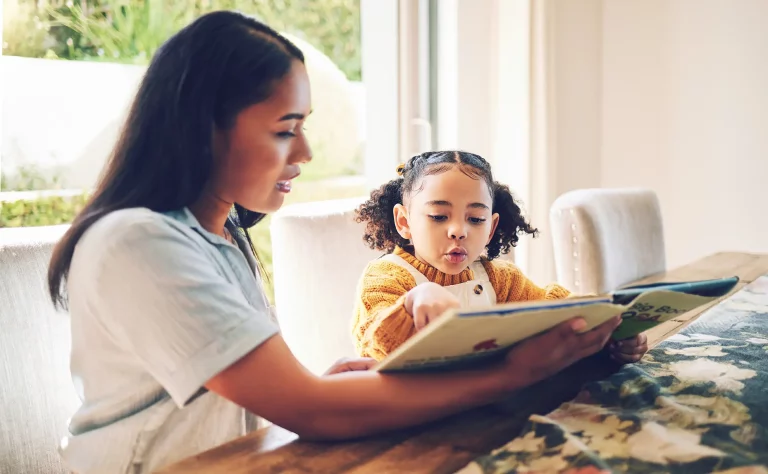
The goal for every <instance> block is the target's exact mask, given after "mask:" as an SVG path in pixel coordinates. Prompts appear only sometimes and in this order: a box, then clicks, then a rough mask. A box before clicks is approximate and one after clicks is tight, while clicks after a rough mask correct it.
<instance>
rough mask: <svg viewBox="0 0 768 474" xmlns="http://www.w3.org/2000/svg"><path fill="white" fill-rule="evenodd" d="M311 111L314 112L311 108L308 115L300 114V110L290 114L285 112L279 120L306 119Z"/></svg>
mask: <svg viewBox="0 0 768 474" xmlns="http://www.w3.org/2000/svg"><path fill="white" fill-rule="evenodd" d="M311 113H312V111H311V110H310V111H309V114H307V115H304V114H300V113H298V112H294V113H290V114H285V115H283V116H282V117H280V118H279V119H278V120H277V121H278V122H285V121H286V120H304V119H305V118H306V117H307V116H309V115H310V114H311Z"/></svg>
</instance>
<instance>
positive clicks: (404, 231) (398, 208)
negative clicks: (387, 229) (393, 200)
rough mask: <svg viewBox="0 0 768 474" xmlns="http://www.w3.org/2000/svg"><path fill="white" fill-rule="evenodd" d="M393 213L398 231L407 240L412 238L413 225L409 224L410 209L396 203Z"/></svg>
mask: <svg viewBox="0 0 768 474" xmlns="http://www.w3.org/2000/svg"><path fill="white" fill-rule="evenodd" d="M392 213H393V214H394V218H395V227H396V228H397V233H398V234H400V237H402V238H404V239H406V240H408V239H410V238H411V227H410V226H409V225H408V209H406V208H405V206H403V205H402V204H395V207H394V209H393V210H392Z"/></svg>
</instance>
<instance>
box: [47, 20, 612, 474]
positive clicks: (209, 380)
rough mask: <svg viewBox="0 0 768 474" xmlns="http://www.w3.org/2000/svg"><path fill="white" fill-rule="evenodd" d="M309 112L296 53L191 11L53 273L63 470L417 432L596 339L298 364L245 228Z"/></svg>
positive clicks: (141, 93) (142, 465)
mask: <svg viewBox="0 0 768 474" xmlns="http://www.w3.org/2000/svg"><path fill="white" fill-rule="evenodd" d="M310 102H311V101H310V93H309V82H308V78H307V72H306V69H305V67H304V64H303V56H302V54H301V52H300V51H299V50H298V49H297V48H296V47H295V46H294V45H292V44H291V43H290V42H289V41H287V40H286V39H285V38H283V37H281V36H280V35H278V34H277V33H276V32H274V31H273V30H271V29H270V28H268V27H266V26H265V25H263V24H261V23H259V22H257V21H255V20H253V19H250V18H248V17H245V16H242V15H239V14H236V13H231V12H215V13H211V14H208V15H205V16H203V17H201V18H200V19H198V20H197V21H195V22H194V23H192V24H191V25H189V26H188V27H187V28H185V29H183V30H182V31H180V32H179V33H178V34H176V35H175V36H173V37H172V38H171V39H170V40H168V42H167V43H166V44H165V45H164V46H163V47H162V48H161V49H160V50H159V51H158V52H157V54H156V55H155V57H154V58H153V60H152V63H151V64H150V66H149V68H148V70H147V72H146V76H145V77H144V80H143V82H142V84H141V86H140V88H139V90H138V92H137V95H136V98H135V101H134V103H133V106H132V108H131V111H130V114H129V116H128V119H127V122H126V125H125V128H124V130H123V133H122V136H121V138H120V140H119V142H118V144H117V146H116V148H115V150H114V153H113V156H112V157H111V159H110V161H109V163H108V164H107V166H106V169H105V171H104V173H103V176H102V179H101V180H100V183H99V185H98V187H97V189H96V190H95V192H94V195H93V197H92V199H91V201H90V202H89V203H88V205H87V207H86V208H85V209H84V210H83V212H82V213H81V214H80V215H79V216H78V217H77V219H76V220H75V222H74V223H73V225H72V227H71V228H70V230H69V232H68V233H67V235H66V236H65V237H64V238H63V239H62V241H61V242H60V243H59V245H58V246H57V248H56V250H55V252H54V255H53V258H52V261H51V266H50V270H49V285H50V291H51V297H52V299H53V301H54V304H56V305H58V306H65V305H66V306H67V307H68V308H69V310H70V313H71V318H72V364H71V367H72V374H73V380H74V382H75V384H76V386H77V388H78V390H79V392H80V396H81V398H82V400H83V404H82V407H81V408H80V409H79V410H78V411H77V413H76V414H75V415H74V417H73V418H72V420H71V423H70V426H69V435H68V436H67V437H66V438H65V439H64V441H63V442H62V447H61V450H60V451H61V454H62V456H63V458H64V459H65V461H66V462H67V463H68V465H69V466H70V467H71V469H73V470H75V471H77V472H82V473H90V472H131V473H137V472H142V473H143V472H150V471H154V470H155V469H157V468H159V467H162V466H164V465H166V464H169V463H172V462H174V461H177V460H179V459H182V458H184V457H187V456H190V455H193V454H195V453H198V452H200V451H203V450H206V449H209V448H212V447H214V446H216V445H218V444H221V443H224V442H226V441H228V440H231V439H233V438H235V437H237V436H239V435H242V434H244V433H245V432H246V431H247V430H250V429H254V428H255V427H256V426H257V421H256V420H257V418H256V416H255V415H259V416H261V417H264V418H267V419H269V420H271V421H272V422H274V423H276V424H278V425H280V426H283V427H285V428H287V429H289V430H291V431H294V432H296V433H298V434H299V435H300V436H302V437H307V438H316V439H341V438H350V437H356V436H361V435H366V434H371V433H376V432H381V431H385V430H391V429H396V428H400V427H405V426H409V425H414V424H417V423H422V422H426V421H429V420H433V419H436V418H439V417H442V416H445V415H448V414H451V413H454V412H457V411H460V410H462V409H466V408H468V407H472V406H478V405H482V404H487V403H492V402H494V401H496V400H499V399H501V398H503V397H505V396H506V395H508V394H509V393H511V392H513V391H514V390H517V389H519V388H521V387H524V386H526V385H529V384H531V383H534V382H536V381H538V380H540V379H542V378H544V377H546V376H548V375H550V374H552V373H555V372H557V371H559V370H560V369H562V368H564V367H566V366H568V365H570V364H571V363H573V362H575V361H576V360H578V359H580V358H582V357H584V356H587V355H589V354H592V353H594V352H596V351H598V350H599V349H600V348H602V347H603V345H604V344H605V342H606V340H607V338H608V336H609V334H610V333H611V331H612V330H613V328H614V327H615V326H616V325H617V324H618V319H617V320H616V321H612V322H610V323H606V324H605V325H603V326H602V327H600V328H598V329H596V330H593V331H590V332H588V333H584V334H577V333H576V331H577V330H579V329H580V328H583V324H584V322H583V321H582V320H580V319H577V320H574V321H570V322H568V323H566V324H563V325H561V326H560V327H558V328H556V329H555V330H553V331H551V332H549V333H547V334H544V335H542V336H539V337H537V338H535V339H532V340H531V341H529V342H526V343H523V344H521V345H520V346H518V347H517V348H516V349H515V350H513V351H511V352H510V353H509V355H508V357H507V358H506V359H505V360H504V361H503V362H501V363H499V364H497V365H494V366H490V367H486V368H484V369H481V370H475V371H467V372H461V373H454V374H446V375H418V376H417V375H413V376H385V375H381V374H378V373H376V372H372V371H365V370H356V369H365V368H368V367H369V366H370V361H366V360H359V361H352V362H350V363H340V364H337V365H336V366H335V367H333V368H332V369H331V370H330V373H329V374H328V375H326V376H323V377H317V376H314V375H313V374H312V373H310V372H309V371H308V370H306V369H305V368H304V367H302V366H301V364H299V363H298V362H297V360H296V359H295V358H294V357H293V355H292V354H291V352H290V350H289V349H288V347H287V346H286V344H285V342H284V341H283V338H282V337H281V336H280V334H279V332H278V327H277V324H276V323H275V321H274V318H272V316H271V314H270V311H269V306H268V303H267V301H266V298H265V297H264V293H263V290H262V285H261V279H260V277H259V272H258V271H257V264H256V260H255V258H254V254H253V245H252V243H251V241H250V238H249V237H248V233H247V232H246V229H247V228H249V227H251V226H252V225H254V224H255V223H256V222H258V221H259V220H260V219H261V218H262V217H263V216H264V213H268V212H273V211H275V210H277V209H278V208H279V207H280V206H281V205H282V203H283V198H284V196H285V194H286V193H288V192H290V189H291V180H292V179H294V178H295V177H297V176H298V175H299V172H300V165H301V164H304V163H307V162H309V161H310V160H311V152H310V149H309V146H308V144H307V141H306V138H305V136H304V133H303V130H302V125H303V123H304V119H305V118H306V117H307V115H309V113H310V111H311V104H310ZM297 291H301V289H300V288H297ZM317 317H322V315H317ZM340 372H344V373H340Z"/></svg>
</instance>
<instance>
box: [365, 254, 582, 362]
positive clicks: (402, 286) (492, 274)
mask: <svg viewBox="0 0 768 474" xmlns="http://www.w3.org/2000/svg"><path fill="white" fill-rule="evenodd" d="M394 253H395V255H398V256H400V257H402V258H403V259H404V260H405V261H406V262H408V263H410V264H411V265H413V266H414V268H416V270H418V271H419V272H421V273H422V274H423V275H424V276H426V277H427V279H428V280H429V281H431V282H434V283H437V284H439V285H442V286H449V285H457V284H459V283H465V282H468V281H471V280H473V279H474V274H473V272H472V270H471V269H469V268H467V269H466V270H464V271H463V272H461V273H459V274H458V275H448V274H446V273H443V272H441V271H439V270H438V269H436V268H435V267H433V266H431V265H428V264H426V263H423V262H421V261H420V260H418V259H416V257H414V256H413V255H412V254H411V253H409V252H407V251H406V250H404V249H401V248H396V249H395V252H394ZM482 262H483V267H485V271H486V272H487V273H488V279H489V280H490V282H491V285H493V289H494V290H496V300H497V302H498V303H509V302H513V301H532V300H550V299H560V298H565V297H567V296H568V295H569V292H568V290H566V289H565V288H563V287H562V286H559V285H549V286H547V287H546V288H540V287H538V286H536V285H535V284H534V283H533V282H531V280H529V279H528V278H526V276H525V275H523V273H522V272H521V271H520V269H519V268H517V267H516V266H515V265H514V264H513V263H511V262H508V261H503V260H494V261H488V260H485V259H483V261H482ZM415 286H416V281H415V280H414V279H413V275H411V274H410V273H409V272H408V270H406V269H405V268H403V267H401V266H399V265H396V264H394V263H391V262H389V261H386V260H383V259H380V260H374V261H373V262H371V263H369V264H368V266H367V267H366V269H365V272H364V273H363V276H362V278H361V279H360V284H359V285H358V289H357V293H358V296H357V301H356V303H355V318H354V327H353V330H352V334H353V336H354V339H355V345H356V347H357V352H358V354H359V355H360V356H361V357H373V358H374V359H377V360H381V359H384V358H385V357H386V356H387V355H388V354H389V353H390V352H392V351H393V350H394V349H396V348H397V347H398V346H400V345H401V344H402V343H404V342H405V341H406V340H408V338H410V337H411V336H413V334H414V333H415V332H416V328H415V326H414V324H413V318H412V317H411V315H410V314H408V313H407V312H406V311H405V306H404V304H405V295H406V293H408V291H410V290H411V289H413V288H414V287H415Z"/></svg>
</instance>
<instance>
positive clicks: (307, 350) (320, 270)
mask: <svg viewBox="0 0 768 474" xmlns="http://www.w3.org/2000/svg"><path fill="white" fill-rule="evenodd" d="M365 199H366V198H362V197H361V198H353V199H343V200H336V201H321V202H312V203H306V204H296V205H291V206H286V207H284V208H283V209H281V210H280V211H279V212H277V213H276V214H275V215H274V216H273V217H272V224H271V234H272V262H273V268H274V287H275V306H276V307H277V318H278V321H279V323H280V329H281V331H282V335H283V337H284V338H285V340H286V342H287V343H288V345H289V347H290V348H291V351H293V353H294V355H295V356H296V357H297V358H298V359H299V361H301V362H302V363H303V364H304V365H305V366H306V367H308V368H309V369H310V370H311V371H313V372H314V373H316V374H320V373H322V372H324V371H325V370H326V369H327V368H328V367H329V366H330V365H331V364H332V363H333V362H335V361H336V360H337V359H339V358H341V357H352V356H354V355H355V350H354V344H353V342H352V311H353V309H354V299H355V290H356V288H357V284H358V282H359V280H360V276H361V275H362V272H363V270H364V269H365V266H366V265H367V264H368V262H370V261H371V260H373V259H375V258H378V257H380V256H381V255H382V253H383V252H380V251H374V250H371V249H370V248H368V247H367V246H366V245H365V243H364V242H363V233H364V230H365V226H364V225H363V224H358V223H356V222H355V221H354V217H355V209H356V208H357V207H358V206H359V205H360V204H362V203H363V202H364V201H365Z"/></svg>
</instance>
